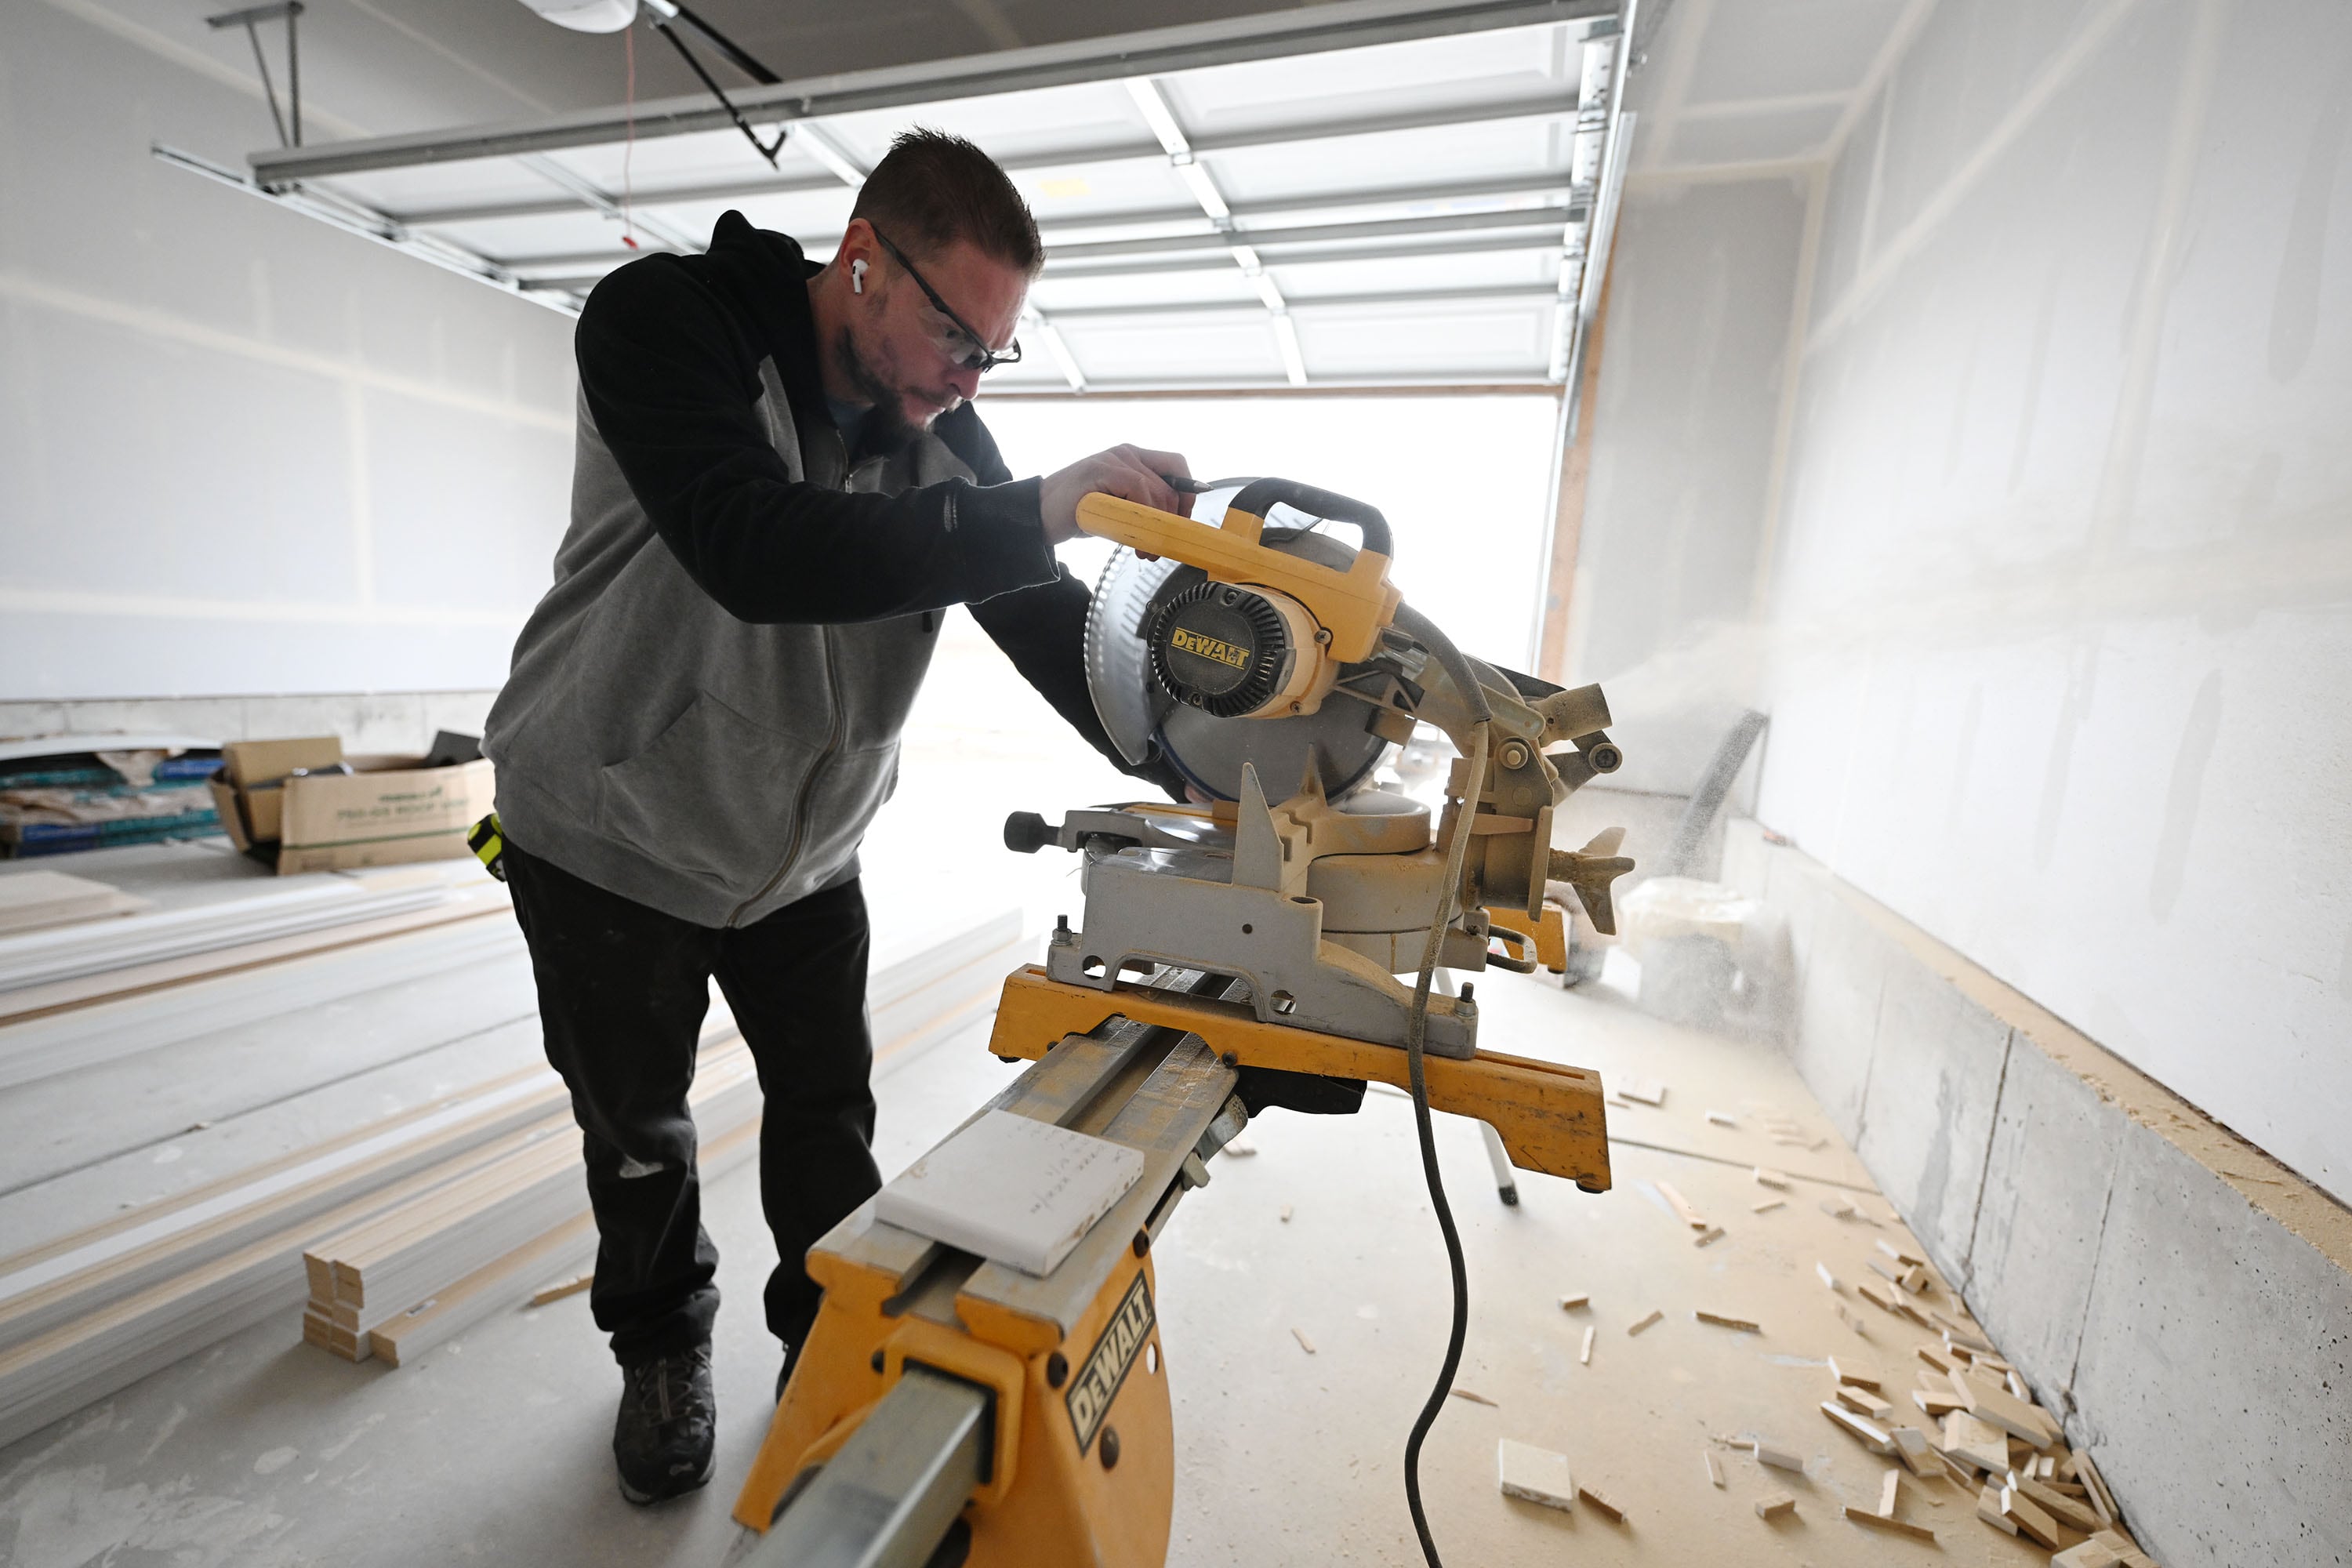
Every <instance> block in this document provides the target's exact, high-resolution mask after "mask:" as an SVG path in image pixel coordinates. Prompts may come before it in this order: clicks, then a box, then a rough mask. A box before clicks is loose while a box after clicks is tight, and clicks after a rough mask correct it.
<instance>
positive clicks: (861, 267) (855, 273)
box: [849, 261, 866, 294]
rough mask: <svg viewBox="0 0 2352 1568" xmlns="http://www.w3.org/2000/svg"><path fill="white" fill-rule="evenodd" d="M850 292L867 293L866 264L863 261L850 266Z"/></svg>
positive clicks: (852, 263)
mask: <svg viewBox="0 0 2352 1568" xmlns="http://www.w3.org/2000/svg"><path fill="white" fill-rule="evenodd" d="M849 291H850V292H851V293H853V294H863V293H865V292H866V263H864V262H863V261H853V262H851V263H850V264H849Z"/></svg>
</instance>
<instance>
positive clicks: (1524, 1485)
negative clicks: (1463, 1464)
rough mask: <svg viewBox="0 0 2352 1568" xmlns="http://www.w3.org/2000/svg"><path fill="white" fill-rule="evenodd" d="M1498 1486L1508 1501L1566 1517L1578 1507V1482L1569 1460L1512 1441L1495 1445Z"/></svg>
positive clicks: (1560, 1455)
mask: <svg viewBox="0 0 2352 1568" xmlns="http://www.w3.org/2000/svg"><path fill="white" fill-rule="evenodd" d="M1495 1484H1496V1487H1497V1488H1498V1489H1500V1490H1501V1491H1502V1494H1503V1495H1504V1496H1505V1497H1511V1498H1517V1499H1518V1500H1520V1501H1521V1502H1531V1503H1534V1504H1536V1505H1537V1506H1538V1507H1539V1508H1556V1509H1559V1510H1560V1511H1561V1512H1563V1513H1565V1512H1568V1511H1570V1510H1572V1509H1573V1508H1574V1507H1575V1506H1576V1481H1575V1479H1573V1478H1572V1477H1571V1476H1570V1474H1569V1469H1568V1456H1567V1455H1565V1454H1555V1453H1553V1452H1552V1451H1551V1450H1550V1449H1549V1448H1538V1447H1536V1446H1535V1445H1534V1444H1532V1443H1521V1442H1517V1441H1516V1440H1514V1439H1512V1438H1509V1437H1504V1438H1500V1439H1498V1440H1497V1441H1496V1444H1495Z"/></svg>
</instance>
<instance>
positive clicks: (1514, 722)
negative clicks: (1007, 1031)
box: [1005, 479, 1633, 1058]
mask: <svg viewBox="0 0 2352 1568" xmlns="http://www.w3.org/2000/svg"><path fill="white" fill-rule="evenodd" d="M1223 498H1229V499H1223ZM1221 499H1223V508H1222V511H1223V517H1222V525H1221V526H1216V525H1212V524H1210V523H1209V522H1206V521H1194V520H1192V519H1187V518H1181V517H1177V516H1174V515H1172V514H1171V513H1168V512H1161V511H1156V510H1153V509H1151V508H1150V507H1145V506H1139V505H1137V504H1135V503H1133V502H1130V501H1123V500H1117V499H1115V498H1113V497H1110V496H1106V495H1093V496H1088V497H1087V499H1086V500H1084V501H1082V502H1081V503H1080V505H1079V508H1078V518H1079V522H1080V525H1081V526H1082V527H1084V528H1085V529H1086V530H1087V531H1088V532H1090V533H1095V534H1098V535H1100V536H1102V537H1104V538H1107V539H1111V540H1114V541H1116V542H1118V543H1119V544H1121V545H1122V546H1124V547H1125V548H1123V549H1121V550H1120V551H1118V553H1116V554H1115V555H1114V556H1113V557H1112V558H1111V561H1110V563H1109V565H1108V567H1107V568H1106V569H1105V571H1104V573H1103V577H1102V582H1101V584H1100V587H1099V588H1098V589H1097V594H1096V595H1095V604H1094V609H1093V612H1092V614H1091V616H1089V618H1088V621H1087V646H1086V655H1087V680H1088V685H1089V688H1090V689H1091V691H1092V693H1093V696H1094V701H1095V708H1096V711H1097V713H1098V714H1100V716H1101V718H1102V721H1103V724H1104V727H1105V728H1106V729H1107V730H1108V731H1109V733H1110V737H1111V741H1112V742H1113V744H1115V745H1117V746H1118V749H1119V751H1120V752H1121V754H1123V755H1124V756H1125V757H1126V758H1127V759H1128V760H1129V762H1131V763H1142V762H1144V761H1146V760H1147V759H1149V758H1150V757H1151V756H1153V755H1154V754H1157V755H1159V756H1161V757H1163V758H1165V759H1166V760H1167V761H1168V762H1170V763H1173V764H1174V765H1175V766H1176V768H1177V769H1179V770H1180V771H1181V773H1183V775H1184V777H1185V778H1186V779H1187V780H1188V781H1189V782H1190V783H1191V784H1192V786H1193V788H1194V790H1195V792H1196V793H1198V794H1199V795H1203V796H1206V797H1209V799H1210V801H1211V802H1212V804H1210V805H1204V806H1195V807H1184V806H1169V805H1122V806H1113V807H1104V808H1099V809H1095V810H1087V811H1076V812H1072V813H1070V814H1069V815H1068V816H1066V817H1065V818H1064V819H1063V821H1062V823H1061V825H1060V826H1058V827H1049V826H1047V825H1046V824H1045V821H1044V819H1043V818H1041V817H1038V816H1033V815H1030V814H1025V813H1024V814H1022V815H1021V816H1015V817H1014V818H1013V820H1012V821H1011V822H1009V823H1007V824H1006V828H1005V841H1006V843H1007V844H1008V845H1010V846H1011V847H1013V848H1016V849H1035V848H1039V847H1044V846H1045V845H1046V844H1049V843H1051V844H1058V845H1059V846H1060V847H1063V848H1065V849H1068V850H1073V851H1076V852H1078V853H1080V854H1083V855H1084V856H1085V857H1086V867H1085V870H1084V873H1083V875H1084V889H1085V893H1086V911H1087V912H1086V918H1085V924H1084V926H1083V928H1082V929H1078V930H1068V929H1065V930H1061V931H1055V935H1054V940H1053V946H1052V948H1051V951H1050V952H1048V954H1047V956H1046V965H1045V966H1046V972H1047V973H1049V974H1050V975H1052V977H1053V978H1054V979H1055V980H1056V981H1060V982H1062V983H1064V984H1075V985H1088V986H1093V987H1096V988H1097V989H1106V990H1107V989H1109V988H1110V987H1111V986H1112V985H1113V984H1115V983H1116V981H1117V979H1118V975H1119V974H1120V973H1150V972H1151V971H1153V970H1155V969H1156V968H1159V967H1161V966H1175V967H1182V968H1192V969H1207V970H1211V971H1213V972H1215V973H1222V974H1230V975H1234V976H1236V977H1238V978H1240V979H1243V980H1244V981H1246V982H1247V983H1248V986H1249V1003H1250V1005H1251V1006H1252V1008H1253V1009H1254V1010H1255V1014H1256V1016H1257V1017H1258V1018H1259V1020H1260V1021H1262V1022H1268V1023H1272V1022H1276V1021H1280V1022H1283V1023H1287V1024H1290V1025H1293V1026H1298V1027H1303V1028H1311V1029H1317V1030H1320V1031H1323V1032H1325V1033H1328V1034H1335V1035H1344V1036H1347V1037H1349V1038H1351V1039H1360V1040H1369V1041H1374V1042H1377V1043H1379V1044H1381V1045H1390V1046H1400V1047H1401V1046H1402V1045H1404V1044H1405V1037H1406V1034H1407V1028H1408V1021H1409V1017H1410V1015H1411V1013H1412V992H1411V990H1410V988H1408V987H1406V986H1405V985H1403V984H1400V983H1399V982H1398V981H1397V979H1396V978H1395V976H1397V975H1399V974H1403V973H1413V972H1415V971H1417V970H1419V969H1420V968H1421V967H1422V961H1423V952H1424V949H1425V947H1426V946H1427V944H1428V941H1429V938H1430V934H1431V932H1432V931H1433V929H1434V930H1436V931H1438V933H1439V941H1438V949H1437V960H1436V961H1437V963H1438V964H1439V965H1440V966H1442V967H1444V968H1447V969H1454V970H1478V969H1484V968H1486V966H1487V965H1489V964H1490V963H1491V964H1495V965H1496V966H1498V967H1504V968H1510V969H1517V970H1528V969H1532V968H1533V967H1534V966H1535V963H1536V960H1537V954H1536V952H1535V951H1534V940H1533V937H1534V933H1535V932H1536V931H1539V930H1540V929H1542V927H1543V926H1544V925H1545V924H1546V922H1547V920H1549V924H1550V925H1551V927H1552V928H1553V929H1554V930H1555V931H1556V930H1557V929H1558V927H1559V912H1558V910H1552V909H1548V908H1547V904H1546V900H1545V893H1546V889H1547V887H1548V886H1549V885H1550V884H1555V883H1558V884H1565V885H1566V886H1567V887H1568V888H1570V889H1573V892H1574V896H1575V897H1576V898H1577V899H1578V900H1580V902H1581V903H1582V905H1583V907H1584V909H1585V910H1586V912H1587V914H1589V915H1590V916H1591V920H1592V922H1593V924H1594V925H1595V926H1596V927H1597V928H1598V929H1600V930H1601V931H1604V932H1606V931H1613V930H1614V927H1615V921H1614V918H1613V915H1612V910H1611V905H1610V894H1609V888H1610V883H1611V881H1612V879H1615V878H1616V877H1618V876H1620V875H1622V873H1624V872H1625V871H1628V870H1630V869H1632V868H1633V862H1632V861H1631V860H1628V859H1625V858H1622V857H1619V856H1618V855H1617V854H1616V853H1615V851H1616V848H1617V845H1618V841H1619V837H1621V836H1620V835H1618V834H1617V833H1616V832H1615V831H1614V830H1612V832H1610V833H1607V834H1604V835H1602V836H1601V837H1600V838H1597V839H1595V840H1594V841H1593V842H1592V843H1591V844H1589V845H1587V846H1585V847H1584V848H1583V849H1581V850H1574V851H1561V850H1555V849H1553V848H1552V847H1551V831H1552V813H1553V811H1554V809H1555V808H1556V807H1557V806H1558V805H1559V803H1560V802H1561V801H1563V800H1565V799H1566V798H1567V797H1568V795H1569V794H1570V792H1571V791H1573V790H1574V789H1576V788H1577V787H1578V786H1579V785H1580V784H1584V783H1585V782H1586V781H1588V780H1590V779H1591V778H1592V777H1593V776H1595V775H1596V774H1599V773H1609V772H1612V771H1613V770H1614V769H1615V768H1616V767H1617V765H1618V763H1619V762H1620V760H1621V759H1620V757H1619V754H1618V751H1617V748H1616V746H1615V745H1614V744H1612V742H1611V741H1610V739H1609V736H1608V734H1607V732H1606V731H1607V726H1608V723H1609V707H1608V703H1607V702H1606V701H1605V700H1603V698H1602V697H1601V689H1600V688H1599V687H1596V686H1586V687H1580V688H1577V689H1573V690H1563V689H1560V688H1559V687H1556V686H1552V685H1550V684H1549V683H1547V682H1545V681H1540V680H1538V679H1534V678H1533V677H1530V676H1525V675H1519V674H1517V673H1515V672H1512V671H1508V670H1503V669H1499V668H1495V667H1494V666H1491V665H1486V664H1483V663H1480V662H1479V661H1478V660H1476V659H1473V658H1466V657H1465V656H1464V655H1462V654H1461V653H1460V652H1459V651H1457V650H1456V649H1455V648H1454V645H1453V643H1452V641H1451V640H1450V639H1449V638H1447V637H1446V636H1445V634H1444V632H1443V631H1441V630H1440V629H1439V628H1438V627H1437V626H1433V625H1432V624H1431V623H1430V622H1429V621H1428V620H1427V619H1426V618H1425V617H1423V616H1420V615H1418V614H1417V613H1415V612H1414V611H1413V610H1412V607H1411V606H1410V605H1405V604H1404V603H1403V602H1402V598H1401V596H1400V595H1399V594H1398V591H1397V590H1396V588H1395V587H1394V586H1392V585H1391V584H1390V583H1389V581H1388V567H1389V560H1390V534H1389V528H1388V524H1387V522H1386V521H1385V520H1383V519H1382V518H1381V514H1380V513H1379V512H1377V511H1375V510H1372V509H1371V508H1370V507H1368V506H1365V505H1363V504H1362V503H1361V502H1359V501H1354V500H1349V499H1348V498H1346V497H1343V496H1336V495H1332V494H1330V493H1328V491H1323V490H1318V489H1313V488H1311V487H1308V486H1305V485H1298V484H1293V483H1291V482H1289V481H1286V480H1282V479H1259V480H1255V481H1253V482H1251V483H1249V484H1247V485H1245V486H1243V487H1242V488H1241V489H1239V490H1238V491H1230V490H1229V491H1223V492H1213V493H1212V494H1210V495H1208V496H1205V497H1203V498H1202V504H1203V506H1204V507H1205V508H1209V509H1214V508H1216V507H1217V505H1218V502H1219V501H1220V500H1221ZM1276 505H1281V506H1283V507H1285V508H1286V510H1290V511H1292V512H1294V513H1295V514H1300V515H1302V517H1303V519H1304V520H1305V521H1308V522H1319V521H1327V520H1328V521H1341V522H1349V523H1353V524H1355V525H1356V527H1357V528H1358V529H1359V530H1360V531H1361V533H1362V536H1363V542H1362V544H1361V546H1360V548H1350V547H1349V546H1348V545H1346V544H1344V543H1342V542H1340V541H1339V540H1338V539H1336V538H1333V537H1332V536H1331V535H1329V534H1328V533H1325V532H1323V531H1320V530H1319V529H1318V528H1316V527H1276V526H1269V524H1268V523H1267V521H1266V516H1265V514H1266V513H1267V511H1268V510H1271V509H1272V508H1273V507H1275V506H1276ZM1416 723H1426V724H1432V725H1434V726H1435V727H1436V728H1438V729H1439V730H1442V731H1444V732H1445V734H1446V735H1447V736H1448V737H1449V738H1450V739H1451V740H1452V741H1453V742H1454V746H1455V747H1456V748H1457V749H1458V750H1459V751H1460V752H1461V753H1462V755H1460V756H1459V757H1457V758H1455V759H1454V765H1453V773H1452V776H1451V778H1450V779H1449V780H1448V782H1447V787H1446V804H1445V807H1444V816H1443V817H1442V819H1441V820H1440V821H1439V822H1438V823H1437V824H1436V825H1435V826H1434V830H1433V827H1432V824H1431V821H1430V815H1429V811H1428V808H1427V807H1425V806H1424V805H1422V804H1421V803H1419V802H1417V801H1414V800H1412V799H1411V798H1410V797H1408V796H1406V795H1402V794H1399V793H1396V792H1394V791H1391V790H1386V789H1381V788H1379V787H1376V786H1374V785H1373V784H1371V783H1370V780H1371V778H1372V775H1373V773H1375V771H1376V770H1377V768H1378V766H1379V764H1380V763H1381V760H1382V758H1383V756H1384V755H1385V753H1386V752H1388V750H1389V749H1390V747H1391V746H1392V745H1394V744H1398V743H1401V742H1404V741H1405V740H1407V739H1408V738H1409V737H1410V736H1411V735H1412V731H1413V726H1414V725H1415V724H1416ZM1482 732H1483V740H1484V747H1483V755H1484V759H1485V760H1484V763H1483V765H1482V766H1480V767H1479V769H1478V771H1477V774H1476V777H1475V780H1474V779H1473V777H1472V764H1473V762H1474V760H1475V758H1476V757H1477V755H1478V754H1479V752H1480V740H1481V735H1482ZM1276 792H1282V795H1280V796H1279V797H1278V796H1277V794H1276ZM1465 812H1466V813H1467V814H1468V820H1467V824H1466V832H1467V835H1468V838H1467V842H1466V845H1465V847H1464V849H1463V852H1462V853H1461V855H1460V856H1459V864H1458V866H1457V865H1455V864H1454V860H1455V857H1454V855H1453V854H1452V853H1451V840H1452V838H1453V837H1454V833H1455V831H1456V829H1457V827H1462V826H1464V824H1463V822H1462V817H1463V816H1464V814H1465ZM1441 892H1442V893H1443V895H1444V897H1443V905H1442V908H1443V913H1442V914H1440V913H1438V911H1439V910H1440V908H1441ZM1497 915H1499V916H1501V917H1502V919H1503V921H1508V922H1509V923H1508V924H1502V923H1498V922H1497V921H1496V918H1495V917H1496V916H1497ZM1497 940H1499V941H1501V942H1505V943H1506V944H1507V949H1508V951H1504V952H1497V951H1496V950H1495V949H1494V948H1493V946H1492V943H1493V942H1496V941H1497ZM1426 1044H1427V1048H1428V1049H1429V1050H1430V1051H1431V1052H1432V1053H1433V1054H1434V1055H1437V1056H1442V1057H1453V1058H1467V1057H1468V1056H1470V1055H1471V1053H1472V1052H1473V1051H1474V1050H1475V1048H1476V1044H1477V1013H1476V1005H1475V1000H1456V999H1454V998H1452V997H1445V996H1439V997H1433V998H1432V999H1431V1000H1430V1003H1429V1006H1428V1017H1427V1028H1426Z"/></svg>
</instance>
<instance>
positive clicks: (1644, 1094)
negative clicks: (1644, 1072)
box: [1616, 1078, 1666, 1106]
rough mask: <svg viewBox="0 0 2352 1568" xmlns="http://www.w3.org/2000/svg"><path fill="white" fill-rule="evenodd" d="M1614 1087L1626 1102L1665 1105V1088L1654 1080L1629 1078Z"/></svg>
mask: <svg viewBox="0 0 2352 1568" xmlns="http://www.w3.org/2000/svg"><path fill="white" fill-rule="evenodd" d="M1616 1087H1617V1092H1618V1093H1620V1094H1622V1095H1623V1096H1624V1097H1625V1098H1626V1099H1628V1100H1640V1101H1641V1102H1642V1103H1643V1105H1659V1106H1662V1105H1664V1104H1665V1103H1666V1086H1665V1085H1664V1084H1663V1083H1660V1082H1659V1081H1658V1080H1657V1079H1654V1078H1629V1079H1625V1080H1624V1081H1622V1082H1621V1083H1619V1084H1618V1085H1617V1086H1616Z"/></svg>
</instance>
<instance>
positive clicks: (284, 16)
mask: <svg viewBox="0 0 2352 1568" xmlns="http://www.w3.org/2000/svg"><path fill="white" fill-rule="evenodd" d="M301 14H302V0H277V4H275V5H248V6H247V7H246V8H245V9H244V10H242V11H224V12H222V13H221V14H220V15H219V16H207V17H205V26H207V27H210V28H211V29H212V30H213V31H214V32H215V33H217V32H219V31H220V30H221V29H222V28H224V27H243V28H244V29H245V36H246V38H247V41H248V42H250V43H251V44H252V45H253V63H254V64H255V66H257V67H258V68H259V69H260V71H261V90H262V93H263V95H264V96H265V97H267V98H268V100H269V118H270V119H271V120H272V121H275V122H276V123H277V126H278V146H280V147H299V146H301V145H302V51H301V48H300V47H299V45H298V43H297V42H296V39H295V36H294V18H296V17H297V16H300V15H301ZM277 21H283V22H284V23H285V24H286V97H287V100H288V107H289V110H291V112H290V113H281V112H280V111H279V110H278V84H277V83H276V82H274V81H272V80H270V79H269V57H268V56H267V55H265V54H263V53H262V52H261V24H262V23H264V22H277Z"/></svg>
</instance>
